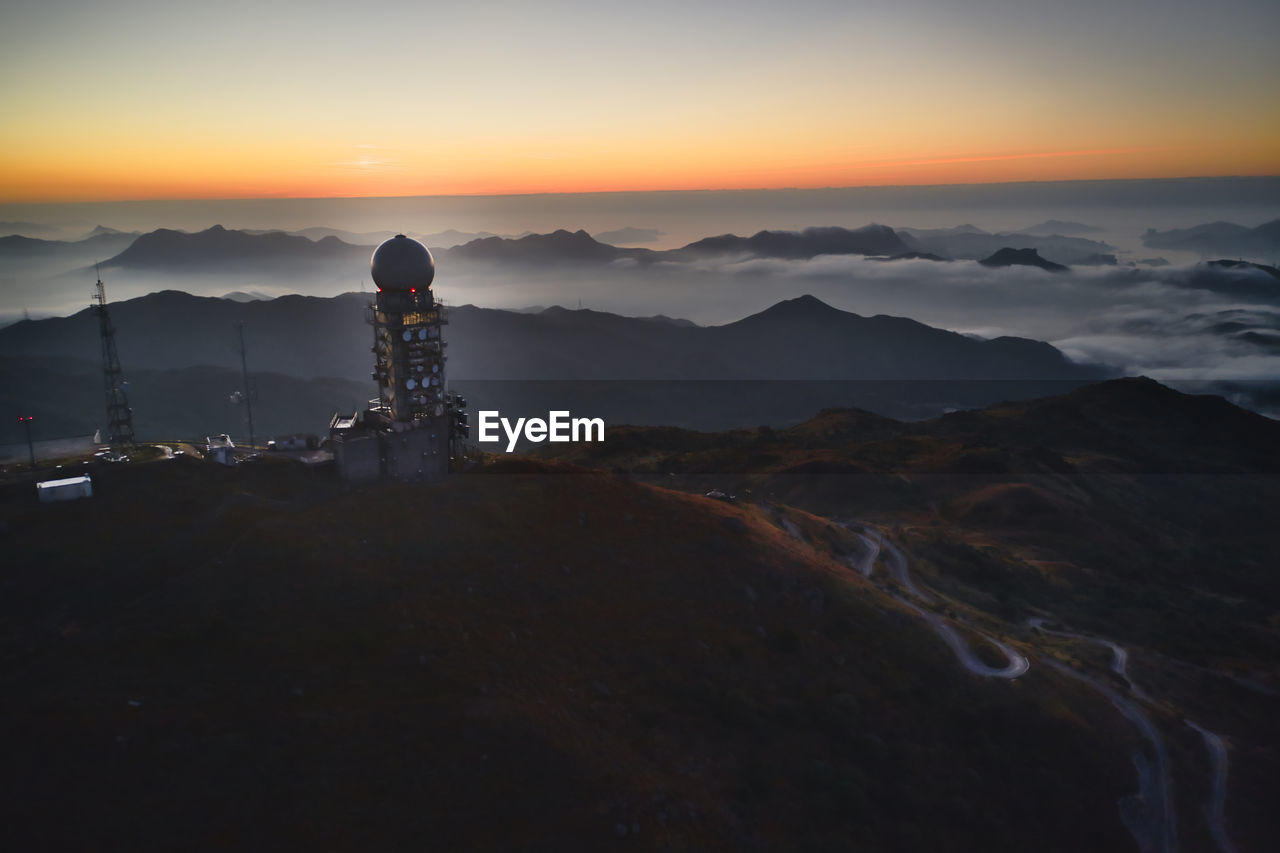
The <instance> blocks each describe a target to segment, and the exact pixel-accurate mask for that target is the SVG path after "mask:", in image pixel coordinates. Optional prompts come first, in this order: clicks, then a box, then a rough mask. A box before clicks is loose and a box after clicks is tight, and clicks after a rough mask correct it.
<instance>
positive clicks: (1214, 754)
mask: <svg viewBox="0 0 1280 853" xmlns="http://www.w3.org/2000/svg"><path fill="white" fill-rule="evenodd" d="M1183 722H1184V723H1186V724H1187V725H1188V726H1190V727H1191V728H1193V729H1195V730H1196V731H1198V732H1199V733H1200V737H1202V738H1204V747H1205V749H1207V750H1208V751H1209V761H1210V763H1211V764H1212V765H1213V789H1212V793H1211V794H1210V795H1209V802H1207V803H1205V804H1204V816H1205V819H1206V820H1207V821H1208V822H1209V833H1210V834H1211V835H1213V843H1214V844H1216V845H1217V846H1218V850H1220V851H1221V853H1236V846H1235V845H1234V844H1232V843H1231V839H1230V838H1228V837H1227V745H1226V744H1225V743H1223V742H1222V738H1221V737H1219V736H1218V735H1216V734H1214V733H1213V732H1211V731H1209V730H1208V729H1206V728H1203V727H1201V726H1198V725H1196V724H1195V723H1193V722H1191V721H1190V720H1183Z"/></svg>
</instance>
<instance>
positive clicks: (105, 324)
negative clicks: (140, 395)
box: [92, 264, 134, 455]
mask: <svg viewBox="0 0 1280 853" xmlns="http://www.w3.org/2000/svg"><path fill="white" fill-rule="evenodd" d="M94 270H95V271H97V273H98V284H97V286H96V287H95V288H94V292H93V296H94V300H95V301H96V303H97V304H95V305H93V306H92V307H93V311H94V313H95V314H97V315H98V329H99V332H100V334H101V335H102V384H103V388H104V390H105V391H106V397H107V442H108V443H109V444H110V445H111V449H112V451H113V452H115V453H116V454H117V455H118V454H119V453H121V452H122V451H123V450H124V449H125V448H127V447H129V446H131V445H132V444H133V443H134V436H133V409H131V408H129V383H128V382H126V381H125V380H124V371H123V370H122V369H121V367H120V356H119V354H118V353H117V352H116V330H115V326H113V325H112V324H111V314H110V312H109V311H107V291H106V287H104V286H103V284H102V272H101V271H100V270H98V267H97V265H96V264H95V265H94Z"/></svg>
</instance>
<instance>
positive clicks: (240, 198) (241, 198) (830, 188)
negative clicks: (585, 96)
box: [0, 173, 1280, 207]
mask: <svg viewBox="0 0 1280 853" xmlns="http://www.w3.org/2000/svg"><path fill="white" fill-rule="evenodd" d="M1266 179H1280V173H1264V174H1255V175H1240V174H1223V175H1170V176H1163V177H1145V178H1131V177H1130V178H1125V177H1112V178H1060V179H1056V180H1024V181H955V182H951V183H921V184H843V185H824V186H813V187H805V186H761V187H688V188H681V189H672V188H667V189H649V190H644V189H601V190H563V191H556V190H543V191H536V192H475V193H405V194H403V195H258V196H245V195H228V196H152V197H146V198H112V199H73V200H59V201H31V200H28V201H21V200H8V201H0V207H8V206H21V205H25V206H56V205H78V204H148V203H156V202H192V201H209V202H246V201H358V200H369V201H377V200H390V199H414V198H423V199H427V198H467V199H475V198H491V199H501V198H530V197H534V196H605V195H642V194H649V195H656V194H671V195H674V194H678V193H688V194H700V193H759V192H777V193H783V192H836V191H840V190H893V189H919V190H927V189H948V188H952V187H984V186H985V187H1001V186H1032V185H1060V184H1101V183H1112V184H1117V183H1162V182H1171V181H1210V180H1220V181H1229V180H1266Z"/></svg>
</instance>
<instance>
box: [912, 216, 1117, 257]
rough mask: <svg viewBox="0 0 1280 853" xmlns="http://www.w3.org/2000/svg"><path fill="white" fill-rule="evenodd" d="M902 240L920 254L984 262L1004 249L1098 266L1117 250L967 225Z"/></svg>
mask: <svg viewBox="0 0 1280 853" xmlns="http://www.w3.org/2000/svg"><path fill="white" fill-rule="evenodd" d="M898 233H899V234H901V235H902V239H903V240H905V241H906V242H908V243H910V244H911V248H912V249H914V250H915V251H920V252H932V253H934V254H938V255H942V256H943V257H948V258H958V259H964V260H974V261H977V260H981V259H983V258H986V257H989V256H990V255H992V254H994V253H995V252H997V251H999V250H1000V249H1004V248H1012V249H1034V250H1035V251H1036V252H1037V253H1039V255H1040V256H1041V257H1042V258H1045V259H1046V260H1049V261H1051V262H1053V263H1059V264H1097V263H1106V262H1107V261H1106V260H1105V259H1106V258H1107V257H1108V256H1110V255H1111V253H1112V252H1113V251H1114V249H1115V247H1114V246H1111V245H1109V244H1107V243H1104V242H1102V241H1100V240H1087V239H1085V238H1083V237H1068V236H1062V235H1057V234H1053V235H1047V236H1046V235H1038V234H1027V233H1012V234H1005V233H1001V234H988V233H987V232H985V231H983V230H981V229H979V228H974V227H973V226H972V225H963V226H960V227H959V228H933V229H920V228H899V229H898Z"/></svg>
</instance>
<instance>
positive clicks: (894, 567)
mask: <svg viewBox="0 0 1280 853" xmlns="http://www.w3.org/2000/svg"><path fill="white" fill-rule="evenodd" d="M844 526H845V528H846V529H848V530H850V531H851V532H852V533H853V534H854V535H856V536H857V537H858V539H859V540H861V541H862V544H863V546H864V547H865V548H866V553H864V554H861V555H859V556H858V557H854V558H851V559H850V560H849V565H850V567H851V568H853V569H854V570H856V571H857V572H858V573H859V574H861V575H862V576H863V577H865V578H870V577H871V575H872V573H873V572H874V571H875V564H876V559H877V558H878V557H879V556H880V555H881V554H883V555H884V557H885V560H884V562H885V566H886V568H887V569H888V570H889V575H890V577H892V578H893V579H894V580H895V581H897V582H898V584H899V585H900V586H901V587H902V588H903V589H905V590H906V591H907V593H908V594H909V595H910V596H911V597H912V598H914V599H916V601H918V602H920V603H922V604H937V603H938V600H937V599H936V598H934V597H933V596H932V595H929V593H927V592H925V591H924V590H922V589H920V587H918V586H916V584H915V581H913V580H912V579H911V572H910V570H909V569H908V568H907V558H906V555H905V554H903V553H902V551H901V550H900V549H899V548H898V546H896V545H894V544H893V543H892V542H890V541H889V540H888V539H885V538H884V537H883V536H881V535H880V533H879V532H877V531H875V530H873V529H871V528H867V529H868V530H871V535H868V534H866V533H861V532H859V531H857V530H853V529H852V527H850V525H848V524H846V525H844ZM889 594H890V595H892V596H893V597H894V598H895V599H897V600H898V601H900V602H902V603H903V604H905V605H906V606H907V607H909V608H911V609H912V610H913V611H914V612H915V613H917V614H918V615H919V616H920V618H922V619H924V621H925V622H926V623H928V625H929V627H930V628H932V629H933V632H934V633H935V634H937V635H938V636H939V637H941V638H942V641H943V642H944V643H946V644H947V647H948V648H950V649H951V651H952V652H953V653H954V654H955V656H956V660H958V661H959V662H960V665H961V666H963V667H964V668H965V669H966V670H968V671H969V672H972V673H973V674H974V675H981V676H983V677H985V678H1017V677H1018V676H1020V675H1022V674H1024V673H1025V672H1026V671H1027V670H1029V669H1030V668H1031V663H1030V662H1029V661H1028V660H1027V658H1026V656H1025V655H1022V654H1020V653H1019V652H1017V651H1016V650H1014V649H1013V648H1011V647H1009V646H1007V645H1005V644H1004V643H1002V642H1000V641H999V640H997V639H995V638H994V637H988V636H987V635H986V634H983V633H981V632H977V631H975V633H977V634H978V636H980V637H982V639H984V640H986V641H987V642H988V643H990V644H991V645H992V647H994V648H996V649H999V650H1000V653H1001V654H1002V655H1004V656H1005V659H1006V660H1007V661H1008V662H1007V663H1006V664H1005V665H1004V666H991V665H989V664H986V663H984V662H983V661H982V659H981V658H979V657H978V656H977V655H976V654H974V652H973V649H972V648H971V647H970V646H969V644H968V643H967V642H965V639H964V637H962V636H961V635H960V632H959V631H957V630H956V629H955V628H954V627H952V625H951V624H950V623H948V621H947V620H946V619H945V618H943V617H942V616H940V615H939V614H937V613H934V612H933V611H932V610H925V609H924V608H923V607H921V606H920V605H919V604H916V602H915V601H909V600H908V599H907V598H906V597H905V596H902V595H898V594H897V593H895V592H893V591H892V590H890V591H889ZM966 627H968V626H966ZM970 630H973V629H972V628H970Z"/></svg>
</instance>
